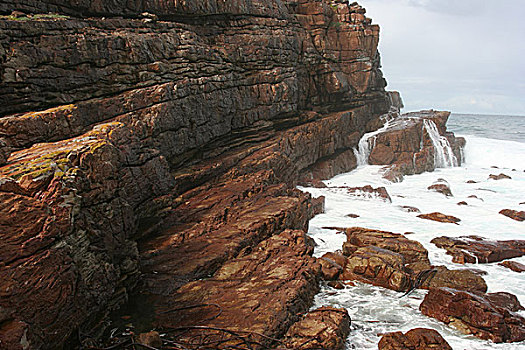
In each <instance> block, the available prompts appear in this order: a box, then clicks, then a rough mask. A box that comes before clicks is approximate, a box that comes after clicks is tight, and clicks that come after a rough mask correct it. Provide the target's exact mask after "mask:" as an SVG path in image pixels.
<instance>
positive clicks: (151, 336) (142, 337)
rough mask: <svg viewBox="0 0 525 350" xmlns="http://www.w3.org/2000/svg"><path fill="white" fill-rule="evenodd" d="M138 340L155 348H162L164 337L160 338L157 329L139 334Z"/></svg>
mask: <svg viewBox="0 0 525 350" xmlns="http://www.w3.org/2000/svg"><path fill="white" fill-rule="evenodd" d="M136 342H137V343H140V344H144V345H146V346H150V347H153V348H160V347H161V346H162V339H161V338H160V334H159V332H156V331H151V332H147V333H141V334H139V336H138V337H137V340H136Z"/></svg>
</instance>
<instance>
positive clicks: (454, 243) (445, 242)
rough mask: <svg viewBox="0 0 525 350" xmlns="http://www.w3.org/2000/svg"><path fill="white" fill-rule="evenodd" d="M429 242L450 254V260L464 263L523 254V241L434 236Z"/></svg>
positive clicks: (487, 261)
mask: <svg viewBox="0 0 525 350" xmlns="http://www.w3.org/2000/svg"><path fill="white" fill-rule="evenodd" d="M431 243H434V244H435V245H436V246H437V247H439V248H443V249H445V250H446V251H447V254H449V255H452V261H453V262H455V263H459V264H465V263H491V262H497V261H502V260H505V259H511V258H516V257H520V256H523V255H525V241H521V240H513V241H493V240H488V239H485V238H483V237H479V236H465V237H459V238H451V237H445V236H442V237H436V238H434V239H433V240H432V241H431Z"/></svg>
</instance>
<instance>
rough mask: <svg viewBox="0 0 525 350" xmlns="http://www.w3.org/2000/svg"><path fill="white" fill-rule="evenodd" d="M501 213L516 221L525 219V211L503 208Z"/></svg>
mask: <svg viewBox="0 0 525 350" xmlns="http://www.w3.org/2000/svg"><path fill="white" fill-rule="evenodd" d="M499 213H500V214H501V215H505V216H507V217H509V218H511V219H513V220H516V221H525V211H518V210H512V209H503V210H501V211H500V212H499Z"/></svg>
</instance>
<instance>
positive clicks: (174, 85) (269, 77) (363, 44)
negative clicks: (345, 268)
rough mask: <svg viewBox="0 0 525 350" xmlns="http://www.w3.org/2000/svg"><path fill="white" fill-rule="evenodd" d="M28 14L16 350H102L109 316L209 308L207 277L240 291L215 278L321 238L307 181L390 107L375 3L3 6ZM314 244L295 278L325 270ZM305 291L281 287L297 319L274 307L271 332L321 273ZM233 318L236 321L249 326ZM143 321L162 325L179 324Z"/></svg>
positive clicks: (18, 71) (11, 131)
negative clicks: (266, 248)
mask: <svg viewBox="0 0 525 350" xmlns="http://www.w3.org/2000/svg"><path fill="white" fill-rule="evenodd" d="M331 5H335V6H331ZM6 7H7V8H6ZM12 10H19V11H21V14H20V15H17V16H21V17H22V19H23V20H20V18H18V17H17V19H16V20H15V19H13V18H10V17H9V16H7V17H6V16H2V17H1V19H0V31H1V33H2V35H0V47H1V48H2V49H1V50H0V62H1V70H2V72H3V73H2V74H3V76H2V77H3V79H2V84H1V85H0V133H1V134H2V139H1V142H0V164H1V167H0V176H1V178H2V179H1V180H0V196H1V197H2V201H1V203H2V205H1V206H0V210H1V213H0V226H2V230H0V232H1V233H0V236H1V238H2V240H1V243H0V289H1V290H2V291H3V292H2V293H3V294H2V298H1V301H0V308H1V310H2V315H5V317H4V316H2V320H0V334H2V337H3V338H4V339H8V340H9V343H8V346H9V347H10V348H12V349H17V348H20V347H21V343H20V341H21V339H24V341H27V344H28V346H29V347H34V348H39V347H43V348H46V347H47V348H60V347H61V346H62V345H63V344H64V342H68V343H71V344H73V346H74V344H78V345H79V346H101V344H100V343H97V341H98V338H99V335H100V332H101V329H100V327H98V325H103V324H105V320H107V316H108V314H109V312H110V311H113V310H115V309H118V308H119V306H121V305H123V303H125V302H126V300H128V299H131V300H147V301H148V305H151V308H152V309H153V310H154V309H158V308H160V307H164V306H166V305H171V304H170V303H174V300H175V298H178V299H177V300H183V294H184V293H181V292H179V290H183V291H187V292H188V293H187V295H188V298H190V296H191V298H194V299H195V300H197V299H199V298H200V297H202V298H204V295H201V296H197V295H195V294H192V293H191V291H190V290H189V289H188V288H190V287H188V285H189V284H191V283H193V282H195V281H197V282H200V280H202V279H204V280H202V281H206V283H208V286H210V288H211V289H213V288H216V286H217V285H225V284H223V283H222V282H218V281H215V282H212V281H211V280H212V279H213V276H215V274H217V273H218V271H222V272H221V273H225V272H224V271H223V270H221V268H222V267H223V266H232V265H227V264H228V263H229V262H231V261H236V262H237V263H239V264H240V262H239V261H238V260H235V259H241V258H242V257H245V256H249V255H250V254H252V253H253V252H251V251H250V250H252V249H254V248H255V247H257V246H258V245H259V244H263V243H261V242H270V241H269V240H271V239H272V237H274V236H275V237H282V236H279V234H281V233H282V232H283V231H286V230H288V229H292V230H304V229H306V224H307V221H308V220H309V218H311V217H312V215H314V213H318V212H320V211H322V203H321V201H313V200H312V199H311V198H310V196H308V195H305V194H302V193H299V192H298V191H297V190H295V189H294V188H295V184H296V182H297V181H298V180H299V179H301V178H308V177H310V178H314V175H315V176H317V178H328V177H331V176H333V175H335V174H337V173H339V172H343V171H348V170H351V169H352V168H353V167H355V165H356V163H355V156H354V155H353V152H352V148H353V147H355V146H356V145H357V142H358V141H359V139H360V137H361V135H362V134H363V133H365V132H366V131H369V130H373V128H374V126H375V125H377V119H378V117H379V116H380V115H382V114H384V113H386V112H387V111H388V110H389V107H390V104H391V100H390V96H389V95H388V94H387V93H386V92H385V91H384V86H385V81H384V79H383V78H382V73H381V71H380V70H379V64H380V62H379V61H380V60H379V54H378V52H377V43H378V40H379V36H378V35H379V27H378V26H377V25H372V24H371V23H370V20H369V19H367V18H366V17H365V16H364V15H363V13H362V12H363V9H362V8H360V7H359V6H356V5H354V6H349V5H348V4H346V3H343V2H337V3H332V2H329V1H306V0H304V1H303V0H301V1H299V2H294V3H293V4H291V3H289V2H282V1H279V0H277V1H265V0H264V1H263V0H253V1H252V0H246V1H244V0H242V1H228V2H224V1H219V2H216V1H196V2H191V3H190V2H185V3H184V2H175V3H169V4H168V3H167V2H162V1H160V2H148V1H139V2H135V3H134V4H131V3H129V2H126V3H118V1H117V2H96V1H95V2H93V1H84V2H82V1H80V2H78V1H77V2H71V1H68V0H64V1H56V2H53V3H50V2H37V1H31V0H24V1H15V2H13V1H8V2H2V3H1V4H0V11H1V12H4V13H5V12H10V11H12ZM49 11H52V12H56V13H57V14H56V15H49V16H33V15H34V14H35V12H40V13H47V12H49ZM144 12H148V14H144ZM261 14H264V15H261ZM333 23H338V24H339V25H338V26H333V25H332V24H333ZM6 52H9V55H5V54H4V53H6ZM2 58H3V59H2ZM57 87H59V88H57ZM20 223H24V225H20ZM286 232H290V231H286ZM291 232H297V231H291ZM299 236H300V234H299V233H297V234H296V236H294V237H299ZM290 239H291V238H290ZM298 240H299V239H298ZM292 241H293V240H292ZM267 244H270V243H267ZM297 244H299V243H297ZM290 247H294V248H290V249H292V250H293V249H295V248H296V247H298V246H297V245H294V244H291V245H290ZM275 248H276V251H279V249H277V247H275ZM297 249H299V248H297ZM203 252H204V253H203ZM294 252H298V250H297V251H295V250H294ZM302 252H303V253H301V254H303V255H304V256H303V255H301V256H300V257H299V258H297V257H296V256H295V255H294V258H296V259H295V260H297V264H295V265H293V266H291V265H286V266H288V267H287V268H289V269H291V270H293V271H291V270H290V271H288V270H287V272H288V273H290V274H292V275H293V274H294V273H301V271H302V272H305V273H306V272H307V271H314V270H315V271H317V270H316V269H317V268H316V267H312V266H318V265H317V264H316V263H315V260H312V259H311V258H308V256H309V252H310V251H309V250H308V249H307V250H306V251H304V250H303V251H302ZM282 253H283V254H284V255H286V254H288V253H289V254H292V255H293V254H295V253H293V252H290V251H288V253H285V252H282ZM253 254H255V253H253ZM297 254H299V253H297ZM253 256H254V257H255V258H257V259H258V258H261V259H262V257H263V256H266V255H264V254H262V253H260V254H258V255H257V254H255V255H253ZM270 256H271V254H270ZM277 260H278V261H281V260H279V259H277ZM292 260H293V259H292ZM299 261H301V262H304V265H302V264H299ZM310 262H311V263H310ZM260 265H261V268H263V266H266V267H265V268H268V269H272V271H273V272H275V274H276V276H277V275H279V273H278V272H279V269H278V266H277V265H264V264H262V263H261V264H260ZM283 268H284V267H283ZM312 269H313V270H312ZM274 270H275V271H274ZM268 273H269V274H270V273H271V271H268ZM312 273H313V272H312ZM316 274H317V272H315V273H313V275H315V276H317V275H316ZM313 275H312V276H313ZM254 278H256V277H254ZM276 278H277V277H276ZM210 279H211V280H210ZM277 279H278V278H277ZM299 280H300V281H302V282H301V283H298V284H301V286H296V287H297V288H295V287H293V288H292V287H290V288H289V289H287V288H288V287H286V285H287V284H286V283H285V282H284V281H283V283H282V284H279V283H278V282H276V280H275V282H276V285H275V286H276V288H278V289H279V288H281V287H282V288H284V289H286V290H288V291H289V292H290V293H288V294H286V293H285V294H279V293H278V292H275V293H274V294H275V296H276V297H277V296H278V295H280V297H282V298H283V299H282V300H279V302H278V303H277V302H276V303H277V304H280V303H282V304H283V305H288V306H289V309H286V310H288V311H284V312H283V309H281V310H280V311H279V310H273V311H272V310H268V312H269V313H268V314H267V316H268V315H270V314H271V315H272V316H271V317H275V318H276V319H279V322H280V323H279V326H277V321H272V322H273V323H272V322H269V323H268V324H267V325H266V326H265V327H267V328H265V332H266V333H265V334H270V333H272V334H274V335H279V336H280V335H282V334H284V332H285V331H286V329H285V328H286V326H288V325H290V324H291V323H292V322H293V319H294V317H295V316H294V315H295V314H296V313H297V312H304V311H306V310H307V309H308V307H309V302H311V295H312V293H314V291H315V290H316V288H317V277H315V278H314V277H312V278H307V277H304V278H302V277H301V278H299ZM200 283H204V282H200ZM214 283H216V284H214ZM192 286H193V287H195V288H200V287H199V286H200V285H199V284H198V283H196V284H194V285H192ZM217 288H218V287H217ZM229 288H230V287H229ZM231 288H232V289H231V294H232V295H234V292H233V289H235V288H234V287H233V286H231ZM236 288H237V289H238V290H237V291H239V290H241V289H242V288H243V285H241V284H238V285H237V287H236ZM294 288H295V289H294ZM284 289H283V290H284ZM202 290H203V289H201V291H202ZM214 290H216V289H214ZM254 293H255V292H254ZM219 294H220V293H219ZM207 297H209V298H212V296H207ZM213 297H214V298H215V297H217V298H219V296H218V295H216V296H213ZM254 298H255V297H254ZM245 300H246V304H239V308H240V309H243V308H245V309H243V310H245V311H246V310H248V306H246V305H248V304H249V301H248V299H245ZM274 301H275V300H274ZM130 305H132V303H131V304H130ZM241 305H243V306H241ZM175 307H176V306H175ZM251 307H255V306H254V305H251ZM285 308H286V307H285ZM224 309H225V311H224V312H225V313H224V315H231V317H233V318H232V319H231V324H229V325H228V326H229V327H230V326H231V327H235V324H234V322H237V321H239V322H241V321H243V322H244V321H246V322H248V321H247V320H241V319H235V318H234V317H235V315H234V314H235V311H234V310H233V309H229V311H226V310H228V308H227V307H224ZM240 309H239V310H240ZM212 310H215V311H212ZM179 311H180V310H179ZM195 311H196V310H194V309H191V310H189V311H187V313H188V314H191V313H192V312H195ZM292 311H293V312H292ZM200 312H202V313H206V312H208V313H213V314H214V313H215V312H216V308H214V307H208V308H204V311H203V310H201V311H200ZM228 312H230V314H228ZM243 312H244V311H243ZM116 313H117V316H116V317H117V318H118V317H119V315H118V312H116ZM179 313H180V312H179ZM129 316H130V317H131V318H130V319H129V322H130V323H133V324H134V325H136V327H138V328H142V329H143V330H144V332H147V331H149V330H150V329H151V328H150V329H147V327H148V326H149V322H150V321H151V320H155V319H156V318H157V317H159V318H160V317H161V316H162V317H166V318H168V319H169V317H168V316H169V313H168V314H155V312H153V311H152V312H151V315H149V316H150V317H149V318H148V319H150V320H148V321H144V319H143V317H141V316H140V315H135V314H134V313H133V312H131V313H130V315H129ZM181 317H182V316H181ZM268 317H270V316H268ZM181 319H182V318H181ZM101 320H102V322H101ZM234 320H237V321H234ZM252 321H253V322H252V323H251V326H250V325H249V322H248V323H242V324H241V323H239V325H238V326H239V327H240V326H241V325H244V326H246V327H252V326H253V329H260V325H257V322H258V321H255V320H253V319H252ZM215 322H217V324H218V323H219V322H224V324H226V321H223V319H222V318H219V319H216V320H215ZM250 322H251V321H250ZM64 325H67V327H65V326H64ZM97 327H98V328H97ZM258 327H259V328H258ZM78 334H80V335H81V336H78ZM4 335H5V337H4Z"/></svg>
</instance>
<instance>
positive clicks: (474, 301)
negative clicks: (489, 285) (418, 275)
mask: <svg viewBox="0 0 525 350" xmlns="http://www.w3.org/2000/svg"><path fill="white" fill-rule="evenodd" d="M498 304H499V302H497V303H495V302H493V301H491V300H489V299H488V298H486V297H483V296H482V295H477V294H473V293H468V292H464V291H459V290H455V289H449V288H433V289H431V290H430V291H429V292H428V294H427V295H426V296H425V299H424V300H423V302H422V303H421V305H420V307H419V309H420V310H421V312H422V313H423V314H425V315H427V316H430V317H434V318H436V319H438V320H439V321H441V322H444V323H446V324H448V325H451V326H453V327H455V328H457V329H459V330H460V331H462V332H464V333H466V334H472V335H474V336H476V337H479V338H482V339H490V340H492V341H494V342H496V343H503V342H517V341H522V340H524V339H525V318H523V317H521V316H520V315H518V314H516V313H514V312H512V311H511V310H510V308H506V307H501V306H500V305H498Z"/></svg>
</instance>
